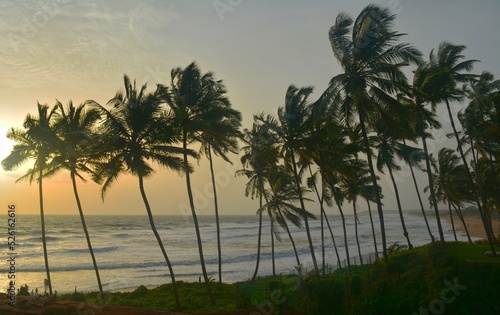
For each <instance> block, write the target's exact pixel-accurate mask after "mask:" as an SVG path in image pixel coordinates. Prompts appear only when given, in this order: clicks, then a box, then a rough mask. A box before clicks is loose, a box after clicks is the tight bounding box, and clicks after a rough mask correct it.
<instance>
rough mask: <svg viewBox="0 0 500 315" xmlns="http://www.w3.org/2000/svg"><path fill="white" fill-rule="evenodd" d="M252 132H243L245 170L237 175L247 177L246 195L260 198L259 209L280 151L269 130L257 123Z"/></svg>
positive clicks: (259, 248)
mask: <svg viewBox="0 0 500 315" xmlns="http://www.w3.org/2000/svg"><path fill="white" fill-rule="evenodd" d="M256 118H257V117H256V116H254V121H255V122H254V124H253V127H252V129H251V130H249V129H245V130H244V132H243V138H242V140H243V143H244V146H243V147H242V148H241V151H242V152H243V155H242V156H241V164H242V165H243V167H244V169H241V170H239V171H237V172H236V174H237V175H245V176H246V177H247V178H248V179H249V181H248V183H247V185H246V189H245V195H246V196H251V197H252V199H253V198H254V197H256V196H258V197H259V209H261V208H262V206H263V199H264V194H266V189H265V182H266V174H267V172H268V171H269V170H270V169H271V168H272V167H274V166H276V165H277V164H278V159H279V150H278V148H277V145H276V137H275V136H274V135H273V134H272V133H270V131H269V129H268V128H266V127H265V126H263V125H262V124H260V123H258V122H257V121H256ZM257 212H258V214H259V231H258V240H257V259H256V264H255V271H254V273H253V276H252V281H255V279H256V277H257V274H258V271H259V264H260V250H261V239H262V213H263V212H262V211H257Z"/></svg>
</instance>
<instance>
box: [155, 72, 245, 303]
mask: <svg viewBox="0 0 500 315" xmlns="http://www.w3.org/2000/svg"><path fill="white" fill-rule="evenodd" d="M158 91H159V93H160V94H161V95H162V97H163V100H164V101H165V102H166V103H167V104H168V106H169V116H170V117H171V118H172V120H173V121H174V123H175V125H176V126H177V127H178V128H179V129H180V130H181V134H182V137H181V141H182V148H183V149H185V150H186V149H187V147H188V144H192V143H196V142H203V137H204V136H205V137H208V138H210V137H214V136H219V134H217V131H218V128H219V127H220V126H221V125H223V117H225V116H224V115H226V113H227V110H228V109H229V100H228V99H227V97H226V95H225V94H226V89H225V86H224V84H223V83H222V81H221V80H216V79H215V77H214V73H213V72H207V73H205V74H203V75H202V73H201V70H200V68H199V67H198V65H197V64H196V63H195V62H193V63H191V64H189V65H188V66H187V67H186V68H184V69H183V68H180V67H178V68H175V69H172V71H171V81H170V87H169V88H168V89H167V88H166V87H165V86H161V85H160V86H158ZM234 115H236V116H239V115H238V113H237V112H236V111H234V112H233V116H234ZM226 117H227V116H226ZM237 120H239V119H237ZM215 126H217V127H215ZM186 152H187V151H185V154H184V164H185V167H186V168H187V165H188V155H187V154H186ZM185 177H186V187H187V193H188V199H189V204H190V207H191V214H192V217H193V222H194V227H195V232H196V238H197V241H198V253H199V256H200V264H201V269H202V273H203V278H204V280H205V287H206V289H207V293H208V296H209V299H210V303H211V304H212V305H215V299H214V296H213V294H212V290H211V288H210V280H209V278H208V274H207V269H206V265H205V258H204V254H203V244H202V240H201V233H200V228H199V224H198V217H197V214H196V208H195V204H194V199H193V192H192V188H191V175H190V174H189V172H187V173H186V176H185Z"/></svg>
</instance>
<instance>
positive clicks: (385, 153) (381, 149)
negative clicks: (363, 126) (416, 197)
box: [374, 115, 421, 249]
mask: <svg viewBox="0 0 500 315" xmlns="http://www.w3.org/2000/svg"><path fill="white" fill-rule="evenodd" d="M401 117H402V116H398V118H396V117H392V116H388V115H383V116H382V117H381V118H380V119H379V120H378V121H377V122H376V123H375V130H376V133H377V135H376V136H375V137H374V139H375V141H374V142H375V145H374V146H375V148H376V149H377V150H378V155H377V168H378V170H379V171H380V172H381V173H383V172H384V167H385V168H386V169H387V170H388V171H389V176H390V178H391V181H392V185H393V188H394V193H395V196H396V202H397V206H398V212H399V218H400V221H401V227H402V228H403V235H404V237H405V238H406V241H407V243H408V248H410V249H411V248H413V245H412V244H411V242H410V237H409V235H408V230H407V229H406V224H405V220H404V216H403V209H402V205H401V199H400V196H399V189H398V186H397V183H396V180H395V178H394V171H399V170H401V167H400V166H399V165H398V164H397V163H396V158H400V159H402V160H404V161H406V162H407V163H412V162H415V159H417V158H418V157H420V156H421V155H420V154H418V153H416V152H418V149H417V148H414V147H411V146H409V145H407V144H406V143H403V141H402V139H405V138H409V137H410V136H409V130H407V129H406V128H404V127H405V126H402V125H401V124H398V123H397V122H396V119H401Z"/></svg>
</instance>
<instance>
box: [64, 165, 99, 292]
mask: <svg viewBox="0 0 500 315" xmlns="http://www.w3.org/2000/svg"><path fill="white" fill-rule="evenodd" d="M70 176H71V182H72V183H73V193H74V194H75V199H76V205H77V207H78V213H79V214H80V220H81V221H82V227H83V232H84V233H85V239H86V240H87V246H88V248H89V252H90V257H91V258H92V264H93V265H94V271H95V276H96V279H97V285H98V286H99V293H100V294H101V299H102V296H103V290H102V283H101V276H100V275H99V269H98V268H97V262H96V260H95V256H94V250H93V249H92V243H91V242H90V235H89V231H88V230H87V224H86V223H85V217H84V215H83V209H82V204H81V202H80V197H79V196H78V190H77V188H76V179H75V173H74V172H73V171H71V173H70Z"/></svg>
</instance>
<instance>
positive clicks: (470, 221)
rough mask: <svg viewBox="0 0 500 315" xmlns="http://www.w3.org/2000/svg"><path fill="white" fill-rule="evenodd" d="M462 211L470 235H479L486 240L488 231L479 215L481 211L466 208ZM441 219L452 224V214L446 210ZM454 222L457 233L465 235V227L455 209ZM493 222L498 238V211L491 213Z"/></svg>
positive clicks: (499, 228) (494, 232)
mask: <svg viewBox="0 0 500 315" xmlns="http://www.w3.org/2000/svg"><path fill="white" fill-rule="evenodd" d="M462 213H463V216H464V221H465V224H466V226H467V230H468V231H469V235H470V237H471V238H473V237H477V238H481V239H484V240H485V239H486V231H485V230H484V226H483V221H482V220H481V216H480V215H479V213H477V209H465V210H462ZM441 220H444V221H445V222H446V223H447V224H450V225H451V220H450V215H449V213H448V212H446V214H445V213H444V211H443V212H442V214H441ZM453 223H454V224H455V229H456V231H457V233H460V234H462V235H463V236H466V235H467V234H466V233H465V228H464V226H463V224H462V221H461V220H460V218H459V217H458V215H457V214H456V212H455V211H453ZM491 223H492V227H493V234H494V235H495V237H496V238H498V237H499V236H500V215H499V214H498V213H494V214H492V215H491Z"/></svg>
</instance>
